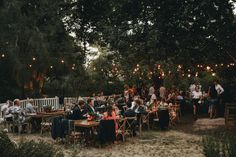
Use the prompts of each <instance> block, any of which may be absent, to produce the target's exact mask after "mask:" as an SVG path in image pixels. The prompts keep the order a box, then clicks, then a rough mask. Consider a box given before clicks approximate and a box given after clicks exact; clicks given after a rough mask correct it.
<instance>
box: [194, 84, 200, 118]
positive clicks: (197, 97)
mask: <svg viewBox="0 0 236 157" xmlns="http://www.w3.org/2000/svg"><path fill="white" fill-rule="evenodd" d="M192 94H193V95H192V97H193V116H194V120H197V116H198V114H197V113H198V109H199V104H200V101H201V100H202V92H201V91H200V89H199V87H198V86H196V88H195V90H194V91H193V93H192Z"/></svg>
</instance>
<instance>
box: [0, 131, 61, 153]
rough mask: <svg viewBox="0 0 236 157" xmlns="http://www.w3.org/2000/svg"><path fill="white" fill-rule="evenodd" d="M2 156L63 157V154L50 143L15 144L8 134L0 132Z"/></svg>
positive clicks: (28, 142)
mask: <svg viewBox="0 0 236 157" xmlns="http://www.w3.org/2000/svg"><path fill="white" fill-rule="evenodd" d="M0 156H1V157H41V156H44V157H63V156H64V155H63V153H62V152H61V151H59V150H57V149H55V148H54V147H53V145H51V144H49V143H45V142H43V141H40V142H34V141H26V142H21V143H20V144H19V145H16V144H15V143H13V142H12V141H11V140H10V139H9V137H8V136H7V134H5V133H2V132H0Z"/></svg>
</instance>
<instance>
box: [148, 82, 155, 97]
mask: <svg viewBox="0 0 236 157" xmlns="http://www.w3.org/2000/svg"><path fill="white" fill-rule="evenodd" d="M153 94H155V88H154V86H153V85H152V86H151V87H150V88H149V92H148V100H150V99H151V97H152V95H153Z"/></svg>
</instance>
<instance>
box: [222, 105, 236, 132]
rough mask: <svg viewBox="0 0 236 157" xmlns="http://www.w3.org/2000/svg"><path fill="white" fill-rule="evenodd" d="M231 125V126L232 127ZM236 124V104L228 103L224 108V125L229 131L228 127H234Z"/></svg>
mask: <svg viewBox="0 0 236 157" xmlns="http://www.w3.org/2000/svg"><path fill="white" fill-rule="evenodd" d="M232 124H233V125H232ZM235 124H236V103H233V104H231V103H228V104H226V107H225V125H226V128H227V129H229V128H230V126H235Z"/></svg>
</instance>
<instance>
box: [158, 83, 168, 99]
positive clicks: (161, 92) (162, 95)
mask: <svg viewBox="0 0 236 157" xmlns="http://www.w3.org/2000/svg"><path fill="white" fill-rule="evenodd" d="M159 92H160V97H161V98H162V99H165V96H166V88H165V87H164V85H163V84H161V87H160V89H159Z"/></svg>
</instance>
